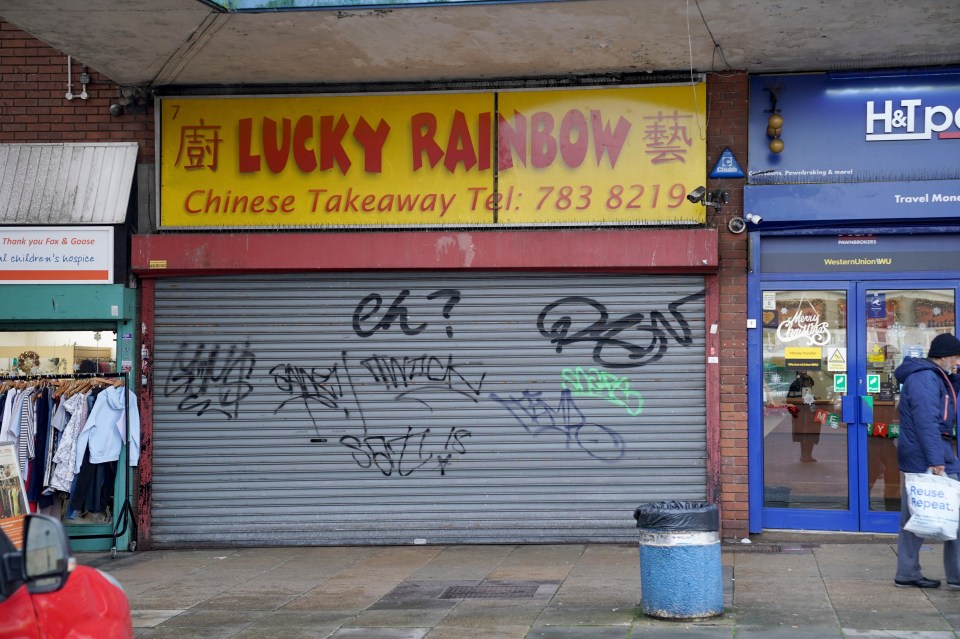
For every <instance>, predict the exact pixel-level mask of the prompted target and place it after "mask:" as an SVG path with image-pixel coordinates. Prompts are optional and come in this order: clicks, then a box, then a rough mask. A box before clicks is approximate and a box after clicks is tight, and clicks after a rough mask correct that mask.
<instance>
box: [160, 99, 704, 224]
mask: <svg viewBox="0 0 960 639" xmlns="http://www.w3.org/2000/svg"><path fill="white" fill-rule="evenodd" d="M705 94H706V91H705V90H704V88H703V85H702V84H700V85H697V86H690V85H685V86H651V87H642V88H611V89H587V90H562V91H518V92H499V93H441V94H389V95H338V96H293V97H232V98H196V97H171V98H163V99H162V100H161V101H160V125H161V129H160V136H159V141H160V142H159V143H160V158H161V159H160V165H161V166H160V226H161V227H162V228H168V229H172V228H180V229H201V228H202V229H221V228H318V227H319V228H322V227H439V226H491V225H502V226H506V225H510V226H536V225H550V226H557V225H597V224H612V225H637V224H664V223H671V224H702V223H703V221H704V215H705V210H706V209H705V207H703V206H702V205H701V204H695V203H691V202H690V201H688V200H687V197H686V196H687V193H688V192H689V191H690V190H693V189H694V188H696V187H697V186H701V185H702V184H703V183H704V167H705V165H706V136H705V132H706V119H705Z"/></svg>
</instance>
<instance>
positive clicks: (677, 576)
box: [633, 501, 723, 619]
mask: <svg viewBox="0 0 960 639" xmlns="http://www.w3.org/2000/svg"><path fill="white" fill-rule="evenodd" d="M633 516H634V518H635V519H636V520H637V528H639V529H640V592H641V595H640V608H641V610H642V612H643V614H645V615H647V616H650V617H656V618H658V619H706V618H708V617H716V616H717V615H721V614H723V568H722V564H721V559H720V532H719V531H720V511H719V509H718V508H717V507H716V506H715V505H714V504H708V503H705V502H680V501H662V502H655V503H650V504H644V505H642V506H640V507H638V508H637V509H636V510H635V511H634V513H633Z"/></svg>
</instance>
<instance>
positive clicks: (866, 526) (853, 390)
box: [747, 237, 960, 533]
mask: <svg viewBox="0 0 960 639" xmlns="http://www.w3.org/2000/svg"><path fill="white" fill-rule="evenodd" d="M752 239H753V246H754V247H756V246H757V243H758V242H759V237H755V238H752ZM897 275H898V274H897V273H882V274H872V273H849V274H840V276H839V277H838V276H837V275H834V274H830V275H828V276H820V277H818V276H817V275H814V274H796V275H794V274H782V273H777V274H771V275H769V276H761V275H760V274H759V273H756V272H754V273H752V274H751V277H750V278H749V283H748V288H749V291H750V294H749V295H748V305H747V314H748V315H747V316H748V317H749V318H759V317H760V316H761V311H762V308H761V306H762V302H761V299H762V294H761V293H762V291H763V290H787V291H789V290H845V291H846V292H847V300H848V301H847V348H848V355H847V357H848V363H847V375H848V378H849V380H850V386H849V390H848V393H847V397H849V398H851V399H850V400H847V401H846V402H845V403H844V415H843V417H844V418H849V419H850V420H851V421H850V422H847V424H848V425H847V427H846V428H847V433H848V440H847V441H848V451H847V452H848V466H849V467H848V475H847V476H848V482H849V486H850V500H849V503H848V506H849V508H848V510H846V511H811V510H808V511H804V510H800V509H783V508H779V509H777V508H766V507H764V505H763V485H764V477H763V472H764V470H763V469H764V467H763V444H764V442H763V401H762V397H763V374H762V370H761V365H762V363H761V360H762V348H761V347H762V344H761V340H760V337H759V336H760V330H762V328H761V326H760V323H759V320H758V319H753V320H751V322H753V324H748V327H749V328H750V329H751V330H748V340H747V357H748V364H747V392H748V402H747V406H748V411H747V418H748V438H747V441H748V447H749V450H748V468H749V477H750V479H749V513H750V515H749V516H750V520H749V531H750V532H751V533H759V532H762V531H763V530H764V529H770V528H786V529H803V530H833V531H860V532H896V530H897V528H898V523H899V513H894V512H879V511H877V512H871V511H870V510H869V499H870V497H869V491H868V487H867V461H866V460H867V432H866V427H865V426H864V424H865V423H866V422H864V421H863V420H862V419H861V412H862V411H861V407H860V402H859V401H854V400H855V399H856V398H858V397H861V396H864V395H866V394H867V393H866V371H867V361H866V330H865V329H866V324H865V317H864V315H865V312H864V304H865V301H866V291H867V290H872V289H878V288H882V289H886V290H913V289H935V288H941V289H950V288H952V289H953V290H954V299H955V308H958V309H960V306H958V303H960V281H958V280H957V277H956V275H955V274H952V273H951V274H946V273H929V274H928V273H904V274H903V275H904V276H909V277H904V278H903V279H898V278H897Z"/></svg>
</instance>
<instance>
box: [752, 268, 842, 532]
mask: <svg viewBox="0 0 960 639" xmlns="http://www.w3.org/2000/svg"><path fill="white" fill-rule="evenodd" d="M851 293H852V291H851V290H850V288H849V287H848V286H847V285H846V283H844V284H843V285H842V286H837V287H834V288H825V289H814V288H803V289H792V290H791V289H788V288H786V287H785V286H784V287H779V286H778V287H775V288H770V287H764V290H763V291H762V311H761V326H760V327H759V328H760V330H761V332H762V333H761V334H762V338H761V351H762V360H763V364H762V368H763V372H762V375H763V410H762V428H763V437H762V442H763V526H764V528H793V529H812V530H856V529H857V527H858V525H859V524H858V521H857V512H856V508H857V499H856V497H857V482H856V476H855V474H854V469H855V468H856V464H855V463H854V464H851V457H854V456H855V450H856V438H855V431H853V430H850V429H849V427H848V426H849V425H848V423H847V422H846V421H845V420H844V417H847V418H848V419H849V416H845V415H844V410H843V409H844V398H845V397H846V396H847V394H848V392H847V384H849V379H850V374H851V372H852V371H851V368H852V367H851V366H850V358H849V353H848V344H850V343H852V342H853V340H852V335H851V332H852V331H851V327H850V326H849V322H850V317H849V312H848V309H849V304H848V301H849V300H850V299H851ZM854 460H855V457H854Z"/></svg>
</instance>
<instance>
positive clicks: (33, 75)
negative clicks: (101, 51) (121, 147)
mask: <svg viewBox="0 0 960 639" xmlns="http://www.w3.org/2000/svg"><path fill="white" fill-rule="evenodd" d="M72 67H73V73H72V76H73V78H72V80H73V87H72V89H71V91H72V93H73V94H74V98H73V100H67V99H66V97H65V96H66V94H67V56H66V55H64V54H63V53H61V52H60V51H57V50H56V49H53V48H51V47H49V46H47V45H46V44H44V43H43V42H41V41H40V40H37V39H36V38H34V37H32V36H30V35H28V34H26V33H24V32H22V31H19V30H18V29H17V28H16V27H14V26H13V25H11V24H9V23H8V22H4V21H0V142H2V143H11V142H100V141H102V142H137V143H138V144H139V145H140V150H139V158H138V160H139V161H140V162H148V163H150V162H153V156H154V140H153V108H152V106H151V108H150V109H149V112H148V113H146V114H129V115H121V116H112V115H110V105H111V104H113V103H115V102H117V101H118V99H119V97H120V95H119V89H118V87H117V86H116V85H115V84H113V83H112V82H111V81H110V80H109V79H107V78H106V77H104V76H102V75H101V74H99V73H98V72H97V71H95V70H94V69H86V71H87V73H89V74H90V79H91V82H90V84H88V85H87V93H88V94H89V97H88V98H87V99H86V100H81V99H80V98H79V97H78V96H79V94H80V92H81V85H80V74H81V72H83V71H84V65H83V61H82V60H73V61H72Z"/></svg>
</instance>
